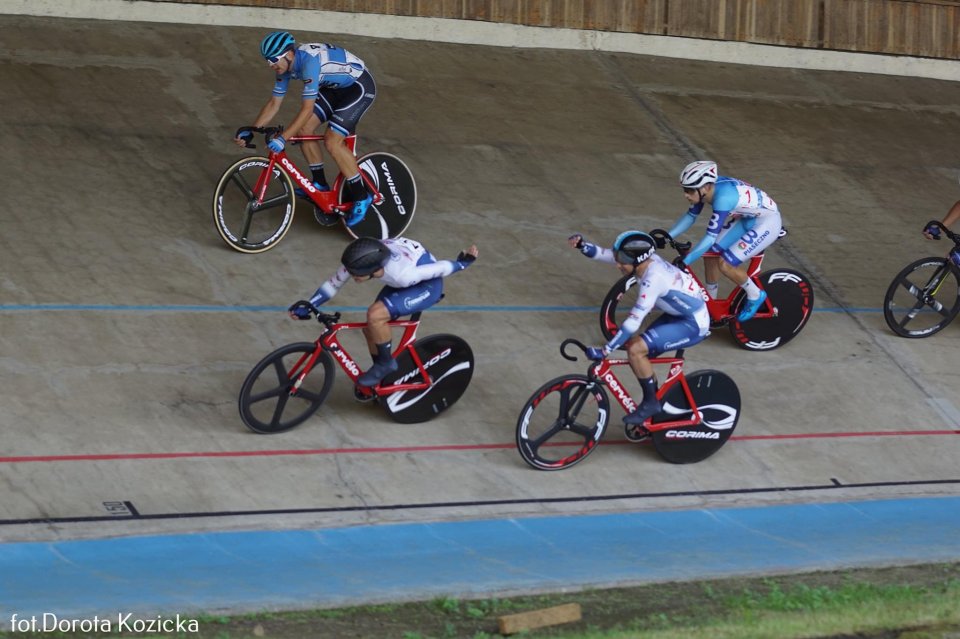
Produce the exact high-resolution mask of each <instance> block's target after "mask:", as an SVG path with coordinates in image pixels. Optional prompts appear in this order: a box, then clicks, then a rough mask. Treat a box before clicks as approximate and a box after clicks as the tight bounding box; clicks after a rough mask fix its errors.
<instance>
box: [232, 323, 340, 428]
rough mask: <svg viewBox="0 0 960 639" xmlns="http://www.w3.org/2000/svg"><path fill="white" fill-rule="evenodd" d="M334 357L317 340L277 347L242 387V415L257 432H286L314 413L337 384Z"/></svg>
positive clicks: (257, 366) (252, 371)
mask: <svg viewBox="0 0 960 639" xmlns="http://www.w3.org/2000/svg"><path fill="white" fill-rule="evenodd" d="M333 375H334V368H333V358H332V357H330V354H329V353H327V352H326V351H319V352H318V351H317V345H316V344H314V343H313V342H299V343H297V344H287V345H286V346H281V347H280V348H278V349H277V350H275V351H273V352H272V353H270V354H269V355H267V356H266V357H264V358H263V359H262V360H260V362H259V363H257V365H256V366H254V367H253V370H251V371H250V373H249V374H248V375H247V378H246V379H245V380H244V382H243V386H242V387H241V388H240V401H239V403H240V418H241V419H243V423H244V424H246V425H247V428H249V429H250V430H252V431H254V432H255V433H282V432H283V431H285V430H290V429H291V428H294V427H296V426H299V425H300V424H301V423H303V422H304V421H305V420H306V419H308V418H309V417H310V416H311V415H313V414H314V413H315V412H316V411H317V409H318V408H320V405H321V404H323V401H324V400H325V399H326V398H327V395H328V394H329V393H330V387H331V386H332V385H333Z"/></svg>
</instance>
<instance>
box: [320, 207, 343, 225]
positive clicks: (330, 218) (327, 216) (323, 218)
mask: <svg viewBox="0 0 960 639" xmlns="http://www.w3.org/2000/svg"><path fill="white" fill-rule="evenodd" d="M341 218H343V214H336V213H324V212H323V211H322V210H321V209H320V207H318V206H315V207H313V219H315V220H316V221H317V224H319V225H320V226H336V225H338V224H340V220H341Z"/></svg>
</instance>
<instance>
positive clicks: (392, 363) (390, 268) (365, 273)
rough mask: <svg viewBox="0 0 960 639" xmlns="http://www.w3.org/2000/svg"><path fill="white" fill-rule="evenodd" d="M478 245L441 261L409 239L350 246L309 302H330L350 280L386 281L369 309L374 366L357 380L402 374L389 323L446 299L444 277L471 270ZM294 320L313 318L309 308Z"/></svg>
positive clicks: (294, 311)
mask: <svg viewBox="0 0 960 639" xmlns="http://www.w3.org/2000/svg"><path fill="white" fill-rule="evenodd" d="M477 255H478V251H477V247H476V246H471V247H470V248H468V249H466V250H465V251H461V252H460V254H459V255H458V256H457V259H455V260H440V261H437V259H436V258H435V257H433V255H431V254H430V252H429V251H428V250H427V249H425V248H424V247H423V245H422V244H420V242H417V241H415V240H411V239H408V238H405V237H398V238H394V239H388V240H378V239H375V238H372V237H360V238H357V239H356V240H354V241H353V242H351V243H350V244H348V245H347V248H346V249H344V251H343V255H342V256H341V258H340V264H341V265H340V268H338V269H337V272H336V273H334V274H333V276H332V277H331V278H330V279H328V280H327V281H326V282H324V283H323V284H321V285H320V288H318V289H317V290H316V292H314V294H313V295H312V296H311V297H310V302H311V303H312V304H313V305H314V306H320V305H321V304H323V303H325V302H327V301H329V300H330V299H331V298H332V297H333V296H335V295H336V294H337V292H338V291H339V290H340V289H341V288H342V287H343V285H344V284H346V283H347V280H349V279H350V278H351V277H352V278H353V281H355V282H366V281H368V280H372V279H382V280H383V283H384V284H385V285H386V286H384V287H383V289H381V290H380V293H379V294H378V295H377V299H376V300H374V302H373V304H371V305H370V308H368V309H367V326H366V328H364V329H363V334H364V336H365V337H366V338H367V346H368V347H369V349H370V356H371V357H372V358H373V366H371V367H370V369H369V370H368V371H367V372H365V373H364V374H363V375H361V376H360V378H359V379H358V380H357V383H359V384H360V385H361V386H376V385H377V384H378V383H379V382H380V380H382V379H383V378H384V377H386V376H387V375H388V374H389V373H392V372H393V371H395V370H397V361H396V360H395V359H393V357H392V354H391V349H392V344H391V341H390V327H389V326H388V325H387V322H389V321H391V320H395V319H397V318H398V317H402V316H404V315H411V314H413V313H416V312H417V311H423V310H426V309H428V308H430V307H431V306H433V305H434V304H436V303H437V302H439V301H440V298H441V297H443V278H444V277H446V276H448V275H452V274H453V273H456V272H458V271H462V270H463V269H465V268H467V267H468V266H470V265H471V264H472V263H473V261H474V260H476V259H477ZM290 315H291V317H294V318H296V319H302V320H307V319H310V311H309V309H305V308H302V307H299V306H297V305H296V304H294V305H293V306H291V307H290Z"/></svg>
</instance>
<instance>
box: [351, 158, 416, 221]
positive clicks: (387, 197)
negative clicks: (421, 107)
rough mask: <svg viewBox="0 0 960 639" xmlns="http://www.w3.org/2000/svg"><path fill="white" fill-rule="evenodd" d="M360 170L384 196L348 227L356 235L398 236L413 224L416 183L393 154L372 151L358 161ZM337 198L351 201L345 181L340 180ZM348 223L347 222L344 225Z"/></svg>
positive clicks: (407, 169) (411, 174)
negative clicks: (362, 216) (359, 219)
mask: <svg viewBox="0 0 960 639" xmlns="http://www.w3.org/2000/svg"><path fill="white" fill-rule="evenodd" d="M357 165H358V166H359V167H360V170H361V171H363V173H364V174H365V175H366V177H367V178H368V179H369V180H370V182H371V183H372V184H373V185H374V186H375V187H376V189H377V190H378V191H379V192H380V195H381V196H383V200H382V201H381V202H380V203H379V204H377V203H376V202H374V203H373V204H371V205H370V208H368V209H367V213H366V215H365V216H364V218H363V219H362V220H361V221H360V222H359V223H357V224H355V225H354V226H347V227H346V229H347V232H348V233H350V235H352V236H353V237H376V238H379V239H386V238H388V237H398V236H400V235H402V234H403V232H404V231H405V230H406V229H407V227H408V226H410V222H411V221H413V214H414V212H416V209H417V183H416V181H415V180H414V179H413V173H412V172H411V171H410V169H409V168H408V167H407V165H406V164H405V163H404V162H403V160H401V159H400V158H398V157H397V156H395V155H392V154H390V153H381V152H376V153H369V154H367V155H364V156H363V157H361V158H360V159H358V160H357ZM337 197H338V201H339V202H340V203H341V204H343V203H347V202H349V200H350V196H349V193H347V189H346V181H341V184H340V188H339V190H338V192H337ZM344 226H346V224H344Z"/></svg>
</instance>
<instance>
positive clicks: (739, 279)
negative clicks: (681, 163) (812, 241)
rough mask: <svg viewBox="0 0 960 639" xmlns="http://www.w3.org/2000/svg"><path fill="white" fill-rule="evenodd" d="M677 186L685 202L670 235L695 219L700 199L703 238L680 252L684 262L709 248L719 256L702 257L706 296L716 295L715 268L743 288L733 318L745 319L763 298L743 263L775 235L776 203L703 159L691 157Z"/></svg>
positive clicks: (777, 226)
mask: <svg viewBox="0 0 960 639" xmlns="http://www.w3.org/2000/svg"><path fill="white" fill-rule="evenodd" d="M680 186H682V187H683V194H684V197H686V199H687V201H688V202H690V204H691V206H690V208H689V209H688V210H687V212H686V213H685V214H684V216H683V217H681V218H680V219H679V220H678V221H677V223H676V224H674V226H673V228H672V229H670V235H671V236H672V237H674V238H676V237H679V235H680V234H681V233H683V232H684V231H686V230H687V229H689V228H690V227H691V226H692V225H693V223H694V222H695V221H696V220H697V216H699V215H700V211H702V210H703V205H704V204H709V205H710V206H711V208H712V209H713V215H712V216H711V217H710V221H709V222H708V223H707V232H706V235H704V237H703V239H701V240H700V242H699V243H697V245H696V246H694V247H693V249H691V251H690V252H689V253H687V255H686V256H685V257H684V258H683V263H684V264H685V265H687V266H689V265H690V264H692V263H693V262H695V261H696V260H697V259H698V258H699V257H700V256H701V255H703V254H704V253H705V252H707V250H708V249H710V248H713V250H714V251H716V252H718V253H720V256H721V257H720V258H705V259H704V270H705V275H706V277H705V278H704V280H705V281H704V284H705V286H706V289H707V293H708V294H709V295H710V296H711V297H716V296H717V289H718V287H719V283H718V280H719V277H718V274H720V273H722V274H723V275H724V276H725V277H726V278H728V279H729V280H731V281H732V282H733V283H734V284H736V285H737V286H739V287H740V288H742V289H743V290H744V291H745V292H746V294H747V301H746V304H744V307H743V309H741V311H740V314H739V315H737V319H738V320H739V321H741V322H746V321H747V320H749V319H750V318H752V317H753V316H754V315H756V313H757V310H759V308H760V306H761V305H762V304H763V302H764V300H766V299H767V293H766V291H764V290H762V289H760V287H758V286H757V285H756V283H755V282H754V281H753V280H751V279H750V277H749V275H748V274H747V270H746V268H745V267H741V264H743V263H744V262H748V261H749V260H750V258H751V257H753V256H754V255H756V254H758V253H760V252H762V251H763V250H764V249H766V248H767V247H768V246H770V245H771V244H773V242H774V241H776V239H777V238H778V237H779V236H780V231H781V230H782V228H783V223H782V221H781V219H780V209H779V208H778V207H777V203H776V202H774V201H773V198H771V197H770V196H769V195H767V194H766V193H764V192H763V191H761V190H760V189H758V188H757V187H755V186H752V185H750V184H747V183H746V182H744V181H743V180H738V179H736V178H732V177H724V176H722V175H718V174H717V164H716V163H715V162H711V161H709V160H698V161H696V162H691V163H690V164H688V165H687V166H686V167H684V169H683V171H681V172H680Z"/></svg>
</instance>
